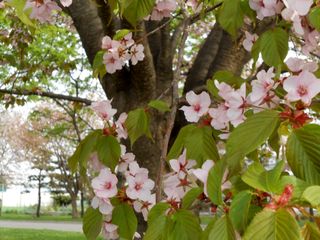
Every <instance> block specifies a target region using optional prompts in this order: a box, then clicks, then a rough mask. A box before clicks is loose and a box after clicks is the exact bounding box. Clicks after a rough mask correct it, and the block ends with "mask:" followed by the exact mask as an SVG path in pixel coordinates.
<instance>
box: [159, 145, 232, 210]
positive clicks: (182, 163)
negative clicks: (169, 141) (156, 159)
mask: <svg viewBox="0 0 320 240" xmlns="http://www.w3.org/2000/svg"><path fill="white" fill-rule="evenodd" d="M169 164H170V167H171V169H172V170H173V172H170V173H169V174H167V175H166V176H165V179H164V181H163V185H164V193H165V194H166V196H167V198H166V200H165V201H166V202H168V203H170V204H171V205H172V206H173V207H177V206H179V204H180V203H181V199H182V198H183V197H184V196H185V194H186V193H187V192H188V191H189V190H190V189H192V188H194V187H197V182H196V181H197V180H199V181H200V182H202V183H203V191H204V197H205V198H207V197H208V192H207V179H208V174H209V172H210V170H211V169H212V168H213V167H214V164H215V163H214V161H213V160H206V161H205V162H204V163H203V165H202V168H195V167H196V165H197V163H196V161H195V160H191V159H187V151H186V149H185V150H184V151H183V153H182V154H181V155H180V156H179V157H178V159H172V160H170V161H169ZM227 176H228V171H225V174H224V176H223V179H222V183H223V184H222V186H221V190H222V191H224V190H226V189H230V188H231V183H230V182H229V181H227Z"/></svg>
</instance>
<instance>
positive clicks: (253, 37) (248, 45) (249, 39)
mask: <svg viewBox="0 0 320 240" xmlns="http://www.w3.org/2000/svg"><path fill="white" fill-rule="evenodd" d="M245 35H246V38H245V39H244V41H243V43H242V45H243V47H244V49H245V50H247V51H248V52H251V49H252V46H253V44H254V43H255V42H256V41H257V40H258V38H259V36H258V35H257V34H251V33H249V32H247V31H245Z"/></svg>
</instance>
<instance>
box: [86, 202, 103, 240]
mask: <svg viewBox="0 0 320 240" xmlns="http://www.w3.org/2000/svg"><path fill="white" fill-rule="evenodd" d="M102 220H103V216H102V214H101V213H100V211H99V209H98V208H97V209H93V208H92V207H89V208H88V209H87V211H86V212H85V214H84V216H83V226H82V230H83V233H84V234H85V235H86V237H87V239H88V240H95V239H96V238H97V237H98V236H99V234H100V232H101V228H102V223H103V221H102Z"/></svg>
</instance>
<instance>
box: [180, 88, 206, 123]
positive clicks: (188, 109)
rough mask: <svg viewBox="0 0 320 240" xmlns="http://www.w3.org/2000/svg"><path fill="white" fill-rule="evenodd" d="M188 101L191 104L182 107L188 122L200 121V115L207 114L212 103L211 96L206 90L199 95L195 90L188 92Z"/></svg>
mask: <svg viewBox="0 0 320 240" xmlns="http://www.w3.org/2000/svg"><path fill="white" fill-rule="evenodd" d="M186 99H187V102H188V103H189V104H190V106H183V107H182V108H180V109H181V110H182V111H184V115H185V117H186V119H187V121H188V122H198V121H199V119H200V117H202V116H203V115H204V114H206V113H207V112H208V110H209V106H210V104H211V100H210V96H209V94H208V93H206V92H202V93H201V94H199V95H197V94H195V93H194V92H193V91H190V92H188V93H187V94H186Z"/></svg>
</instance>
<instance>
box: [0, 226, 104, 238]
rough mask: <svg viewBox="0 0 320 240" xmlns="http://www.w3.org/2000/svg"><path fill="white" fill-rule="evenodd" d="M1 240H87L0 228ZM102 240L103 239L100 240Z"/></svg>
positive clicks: (28, 230) (42, 232)
mask: <svg viewBox="0 0 320 240" xmlns="http://www.w3.org/2000/svg"><path fill="white" fill-rule="evenodd" d="M0 239H1V240H85V239H86V238H85V237H84V235H83V234H81V233H72V232H59V231H51V230H33V229H14V228H0ZM99 240H102V238H99Z"/></svg>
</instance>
